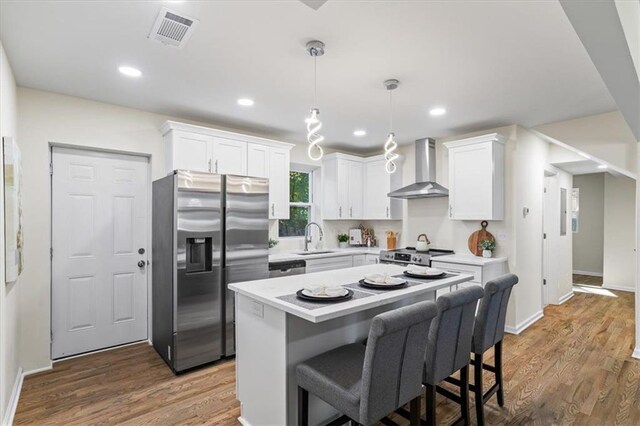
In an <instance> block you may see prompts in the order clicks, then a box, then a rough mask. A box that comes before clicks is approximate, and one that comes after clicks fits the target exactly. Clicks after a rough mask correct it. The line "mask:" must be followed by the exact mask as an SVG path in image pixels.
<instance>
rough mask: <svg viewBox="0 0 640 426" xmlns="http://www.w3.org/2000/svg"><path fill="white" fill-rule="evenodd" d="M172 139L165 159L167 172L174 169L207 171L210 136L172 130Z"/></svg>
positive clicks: (210, 144)
mask: <svg viewBox="0 0 640 426" xmlns="http://www.w3.org/2000/svg"><path fill="white" fill-rule="evenodd" d="M172 140H173V143H172V144H170V145H169V146H168V150H167V151H168V152H167V155H166V159H165V160H166V169H167V173H169V172H171V171H172V170H176V169H182V170H192V171H195V172H208V171H209V168H210V166H211V164H210V159H211V150H212V146H213V138H212V137H211V136H207V135H200V134H197V133H188V132H181V131H178V130H177V131H175V132H173V134H172Z"/></svg>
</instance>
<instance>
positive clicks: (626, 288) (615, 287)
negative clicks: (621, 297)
mask: <svg viewBox="0 0 640 426" xmlns="http://www.w3.org/2000/svg"><path fill="white" fill-rule="evenodd" d="M602 288H606V289H607V290H618V291H628V292H630V293H635V292H636V289H635V288H633V287H623V286H621V285H611V284H603V285H602Z"/></svg>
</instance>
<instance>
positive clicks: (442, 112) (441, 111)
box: [429, 107, 447, 115]
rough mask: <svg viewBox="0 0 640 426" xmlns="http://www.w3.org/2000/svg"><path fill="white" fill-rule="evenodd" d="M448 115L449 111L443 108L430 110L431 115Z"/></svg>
mask: <svg viewBox="0 0 640 426" xmlns="http://www.w3.org/2000/svg"><path fill="white" fill-rule="evenodd" d="M446 113H447V110H446V109H444V108H442V107H437V108H431V110H429V114H431V115H445V114H446Z"/></svg>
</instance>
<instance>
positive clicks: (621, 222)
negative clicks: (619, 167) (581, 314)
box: [603, 173, 636, 291]
mask: <svg viewBox="0 0 640 426" xmlns="http://www.w3.org/2000/svg"><path fill="white" fill-rule="evenodd" d="M635 194H636V182H635V180H633V179H630V178H628V177H626V176H618V177H615V176H612V175H610V174H608V173H607V174H606V175H605V179H604V265H603V273H604V275H603V286H604V287H607V288H612V289H618V290H627V291H635V287H636V284H635V281H636V268H635V266H636V253H635V249H636V244H635V243H636V242H635V238H634V235H635V227H636V219H635V214H634V213H635V201H636V200H635Z"/></svg>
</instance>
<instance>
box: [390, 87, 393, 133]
mask: <svg viewBox="0 0 640 426" xmlns="http://www.w3.org/2000/svg"><path fill="white" fill-rule="evenodd" d="M389 132H393V90H389Z"/></svg>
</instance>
